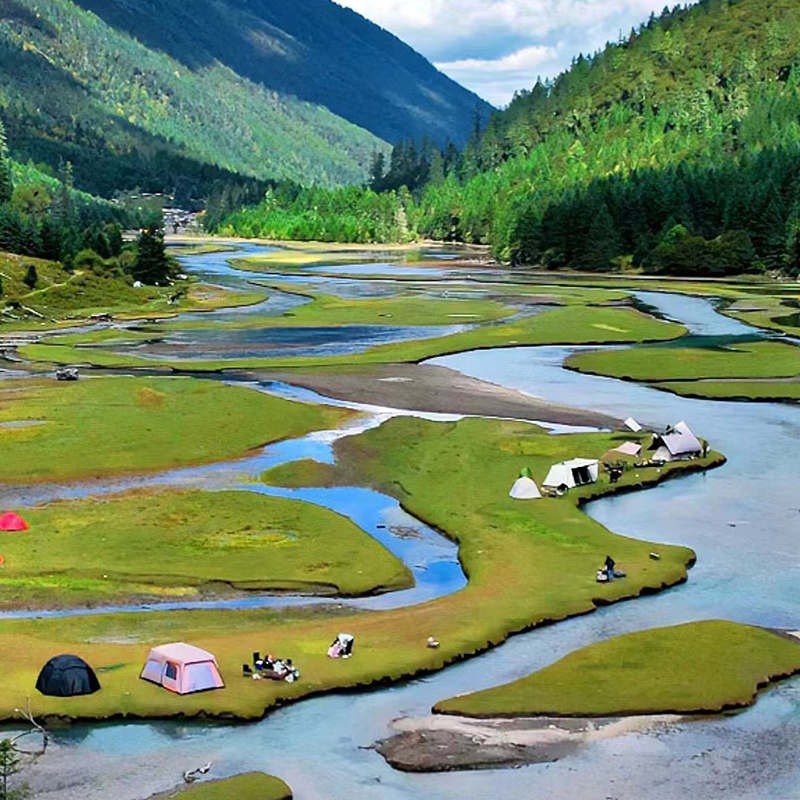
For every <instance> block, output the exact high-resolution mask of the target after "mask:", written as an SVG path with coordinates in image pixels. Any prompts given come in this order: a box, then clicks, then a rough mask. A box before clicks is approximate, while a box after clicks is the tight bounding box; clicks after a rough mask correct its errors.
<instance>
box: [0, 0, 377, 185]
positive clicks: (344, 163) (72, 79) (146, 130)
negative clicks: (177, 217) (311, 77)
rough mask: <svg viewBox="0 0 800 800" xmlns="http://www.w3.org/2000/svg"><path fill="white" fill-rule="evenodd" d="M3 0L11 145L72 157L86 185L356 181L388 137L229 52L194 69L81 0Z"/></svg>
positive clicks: (42, 156) (21, 154) (0, 55)
mask: <svg viewBox="0 0 800 800" xmlns="http://www.w3.org/2000/svg"><path fill="white" fill-rule="evenodd" d="M0 9H1V10H2V20H1V21H0V103H1V104H2V107H3V115H4V117H5V121H6V127H7V133H8V141H9V146H10V149H11V153H12V155H13V156H14V157H16V158H17V159H18V160H27V159H32V160H33V161H34V162H39V161H44V162H46V163H48V164H49V165H50V166H51V167H53V166H56V165H57V164H58V161H59V160H62V161H63V160H70V161H72V163H73V166H74V175H75V182H76V185H78V186H80V187H81V188H85V189H88V190H91V191H99V192H105V193H108V192H109V191H110V190H111V189H112V188H116V189H121V188H130V187H131V186H135V185H139V186H147V188H151V189H154V188H158V189H163V190H171V189H172V186H171V185H170V183H174V182H176V181H178V180H179V179H182V180H189V181H194V182H201V183H202V182H206V183H207V182H208V181H210V180H213V179H215V178H219V177H224V175H225V172H226V171H227V172H228V173H238V174H241V175H246V176H253V177H257V178H262V179H264V178H275V179H291V180H295V181H302V182H317V183H321V184H336V183H346V182H354V181H358V180H361V179H362V177H363V175H364V173H365V168H366V165H367V164H368V162H369V158H370V156H371V154H372V152H373V151H374V150H375V149H376V148H379V147H381V146H383V145H382V143H381V141H380V140H379V139H378V138H377V137H375V136H373V135H372V134H370V133H368V132H367V131H364V130H362V129H359V128H358V127H356V126H355V125H352V124H351V123H349V122H346V121H345V120H343V119H341V118H340V117H337V116H336V115H334V114H333V113H332V112H330V111H328V110H327V109H324V108H322V107H319V106H316V105H313V104H310V103H307V102H304V101H301V100H297V99H295V98H292V97H288V96H282V95H279V94H277V93H275V92H273V91H271V90H269V89H267V88H265V87H263V86H260V85H257V84H255V83H252V82H250V81H247V80H246V79H243V78H242V77H240V76H239V75H237V74H236V73H235V72H233V71H232V70H231V69H230V68H228V67H226V66H223V65H221V64H219V63H217V62H209V63H207V64H205V65H204V66H203V67H202V68H201V69H197V71H193V70H191V69H189V68H188V67H186V66H185V65H183V64H181V63H180V62H178V61H176V60H174V59H172V58H170V57H168V56H166V55H164V54H163V53H159V52H155V51H153V50H150V49H148V48H147V47H145V46H144V45H143V44H141V43H139V42H137V41H136V40H134V39H133V38H132V37H131V36H129V35H128V34H126V33H123V32H119V31H116V30H114V29H113V28H111V27H110V26H108V25H107V24H105V23H104V22H103V21H102V20H101V19H99V18H98V17H97V16H95V15H94V14H91V13H89V12H87V11H84V10H83V9H81V8H79V7H78V6H76V5H74V4H73V3H71V2H69V0H0ZM149 20H150V22H151V24H153V25H154V26H156V25H160V24H161V23H160V22H159V20H158V18H157V17H154V16H152V15H151V16H150V17H149ZM159 182H160V184H161V185H158V184H159Z"/></svg>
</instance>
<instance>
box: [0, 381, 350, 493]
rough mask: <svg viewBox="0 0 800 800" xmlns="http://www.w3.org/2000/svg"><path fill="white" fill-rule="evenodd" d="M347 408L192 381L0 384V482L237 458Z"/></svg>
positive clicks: (332, 419) (336, 418) (334, 419)
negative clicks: (284, 398)
mask: <svg viewBox="0 0 800 800" xmlns="http://www.w3.org/2000/svg"><path fill="white" fill-rule="evenodd" d="M348 415H349V412H347V411H343V410H340V409H332V408H327V407H318V406H310V405H305V404H303V403H295V402H291V401H288V400H283V399H281V398H277V397H271V396H269V395H265V394H263V393H261V392H257V391H254V390H253V389H249V388H244V387H238V386H226V385H224V384H220V383H216V382H212V381H203V380H196V379H191V378H123V377H113V378H112V377H108V378H93V379H84V380H81V381H79V382H77V383H56V382H55V381H52V380H25V381H14V382H13V383H9V382H6V383H5V384H3V385H2V386H0V449H2V453H3V457H2V458H1V459H0V482H3V481H4V482H9V483H14V484H21V483H34V482H53V481H63V480H80V479H89V478H99V477H104V476H109V475H116V474H121V473H136V472H155V471H159V470H166V469H173V468H175V467H182V466H189V465H192V464H204V463H210V462H213V461H222V460H226V459H232V458H238V457H241V456H244V455H246V454H247V453H248V452H249V451H251V450H253V449H254V448H256V447H259V446H260V445H263V444H266V443H268V442H273V441H277V440H280V439H285V438H291V437H295V436H302V435H304V434H306V433H308V432H310V431H312V430H316V429H322V428H327V427H335V426H337V425H338V424H340V423H341V422H342V421H343V420H344V419H346V418H347V416H348Z"/></svg>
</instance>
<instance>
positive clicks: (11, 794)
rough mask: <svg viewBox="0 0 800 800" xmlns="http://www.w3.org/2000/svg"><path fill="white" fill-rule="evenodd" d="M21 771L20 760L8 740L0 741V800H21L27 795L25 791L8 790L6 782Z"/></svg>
mask: <svg viewBox="0 0 800 800" xmlns="http://www.w3.org/2000/svg"><path fill="white" fill-rule="evenodd" d="M21 771H22V766H21V765H20V758H19V755H18V754H17V751H16V750H15V749H14V745H13V743H12V742H11V740H10V739H3V740H2V741H0V800H21V799H22V798H23V797H25V796H26V795H27V792H26V791H25V790H17V791H14V790H12V789H9V787H8V782H9V780H10V779H11V778H13V777H14V775H17V774H18V773H19V772H21Z"/></svg>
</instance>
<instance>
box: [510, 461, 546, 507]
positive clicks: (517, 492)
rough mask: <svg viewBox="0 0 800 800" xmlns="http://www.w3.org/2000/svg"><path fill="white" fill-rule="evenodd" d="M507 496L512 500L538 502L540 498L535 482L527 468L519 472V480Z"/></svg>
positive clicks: (540, 494)
mask: <svg viewBox="0 0 800 800" xmlns="http://www.w3.org/2000/svg"><path fill="white" fill-rule="evenodd" d="M508 495H509V497H512V498H513V499H514V500H538V499H539V498H540V497H541V496H542V493H541V492H540V491H539V487H538V486H537V485H536V481H534V480H533V473H532V472H531V471H530V469H529V468H528V467H525V469H523V470H522V472H520V474H519V478H517V480H516V481H515V483H514V485H513V486H512V487H511V491H510V492H509V493H508Z"/></svg>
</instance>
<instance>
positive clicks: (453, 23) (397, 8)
mask: <svg viewBox="0 0 800 800" xmlns="http://www.w3.org/2000/svg"><path fill="white" fill-rule="evenodd" d="M336 1H337V2H338V3H339V4H340V5H343V6H348V7H349V8H352V9H354V10H355V11H358V13H359V14H363V15H364V16H365V17H367V18H368V19H371V20H372V21H373V22H376V23H377V24H378V25H380V26H381V27H383V28H386V29H387V30H389V31H391V32H392V33H394V34H396V35H397V36H399V37H400V38H401V39H403V40H404V41H405V42H407V43H408V44H410V45H411V46H412V47H413V48H414V49H416V50H419V52H420V53H422V54H423V55H424V56H425V57H426V58H428V59H430V60H431V61H433V63H434V64H436V66H437V67H438V68H439V69H441V70H442V72H444V73H446V74H447V75H449V76H450V77H451V78H454V79H455V80H457V81H458V82H459V83H461V84H463V85H464V86H466V87H468V88H469V89H472V90H473V91H474V92H477V94H479V95H480V96H481V97H483V98H484V99H486V100H488V101H489V102H490V103H493V104H494V105H496V106H504V105H507V104H508V102H509V101H510V100H511V98H512V97H513V95H514V91H515V90H517V89H523V88H527V89H530V88H531V87H532V86H533V85H534V84H535V83H536V78H537V77H538V76H539V75H541V76H542V77H543V78H547V77H555V76H556V75H558V73H559V72H561V71H563V70H564V69H566V68H567V67H569V64H570V62H571V60H572V58H573V56H576V55H578V53H584V54H588V53H591V52H594V51H595V50H597V49H598V48H601V47H603V46H604V45H605V43H606V42H607V41H609V40H616V39H617V38H618V37H619V34H620V31H622V32H623V33H624V34H625V35H627V34H628V33H629V32H630V29H631V27H633V26H635V25H638V24H639V23H640V22H644V21H646V20H647V18H648V17H649V16H650V13H651V12H652V11H654V12H655V13H656V14H660V13H661V10H662V9H663V8H664V3H665V0H336ZM674 3H675V0H671V2H670V3H669V5H670V6H672V5H674Z"/></svg>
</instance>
